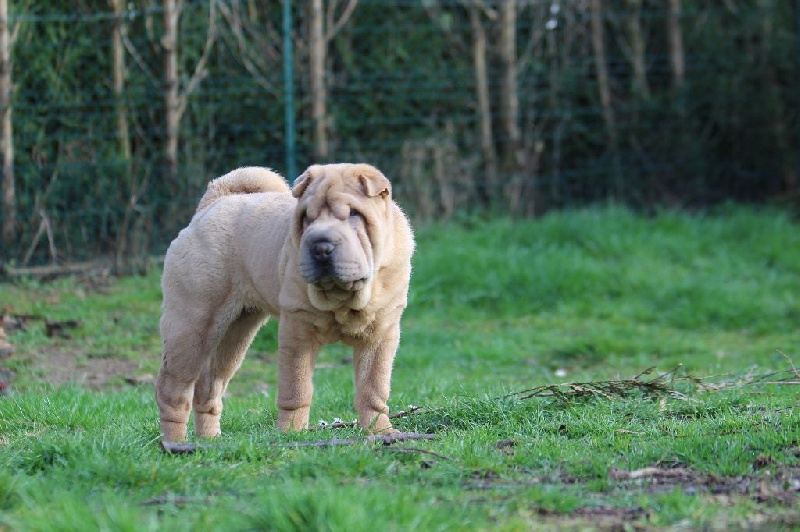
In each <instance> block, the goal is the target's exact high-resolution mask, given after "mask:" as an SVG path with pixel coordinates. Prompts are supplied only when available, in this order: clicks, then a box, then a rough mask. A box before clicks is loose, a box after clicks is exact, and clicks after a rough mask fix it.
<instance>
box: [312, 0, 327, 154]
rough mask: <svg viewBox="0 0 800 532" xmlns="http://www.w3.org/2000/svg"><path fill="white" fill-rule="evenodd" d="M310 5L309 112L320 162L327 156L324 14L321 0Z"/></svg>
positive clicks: (315, 151)
mask: <svg viewBox="0 0 800 532" xmlns="http://www.w3.org/2000/svg"><path fill="white" fill-rule="evenodd" d="M310 7H311V21H310V24H309V26H310V27H309V56H310V57H309V62H310V67H311V72H310V75H311V114H312V118H313V120H314V156H315V158H316V159H317V160H318V161H319V162H322V161H325V160H327V158H328V129H327V121H328V116H327V98H328V91H327V87H326V83H325V61H326V56H327V42H326V38H325V26H324V19H325V15H324V12H323V5H322V0H311V3H310Z"/></svg>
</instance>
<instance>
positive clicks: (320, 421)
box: [319, 419, 328, 427]
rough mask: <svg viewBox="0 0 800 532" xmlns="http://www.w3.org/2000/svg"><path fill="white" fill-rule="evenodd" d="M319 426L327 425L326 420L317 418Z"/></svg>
mask: <svg viewBox="0 0 800 532" xmlns="http://www.w3.org/2000/svg"><path fill="white" fill-rule="evenodd" d="M319 426H320V427H327V426H328V422H327V421H325V420H324V419H320V420H319Z"/></svg>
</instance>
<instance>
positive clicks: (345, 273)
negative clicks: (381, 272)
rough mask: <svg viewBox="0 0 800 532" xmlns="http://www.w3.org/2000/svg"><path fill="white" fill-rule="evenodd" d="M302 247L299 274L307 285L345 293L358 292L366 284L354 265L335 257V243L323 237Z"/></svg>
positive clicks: (365, 280) (365, 279)
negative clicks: (303, 254)
mask: <svg viewBox="0 0 800 532" xmlns="http://www.w3.org/2000/svg"><path fill="white" fill-rule="evenodd" d="M304 247H305V250H304V253H305V256H304V260H302V261H301V273H302V276H303V279H304V280H305V281H306V282H307V283H309V284H311V285H314V286H316V287H317V288H319V289H321V290H333V289H335V288H337V289H340V290H346V291H356V290H360V289H362V288H363V287H364V285H365V284H366V283H367V278H365V277H363V275H362V274H361V273H360V272H359V271H357V270H358V269H357V268H356V267H355V266H354V265H352V264H349V263H348V261H345V260H341V259H340V258H339V257H337V245H336V243H335V242H333V241H331V240H329V239H327V238H324V237H323V238H319V239H316V240H313V241H309V242H306V243H305V246H304Z"/></svg>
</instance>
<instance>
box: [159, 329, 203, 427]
mask: <svg viewBox="0 0 800 532" xmlns="http://www.w3.org/2000/svg"><path fill="white" fill-rule="evenodd" d="M161 335H162V350H163V351H162V358H161V369H160V370H159V372H158V380H157V382H156V402H157V403H158V409H159V419H160V422H161V436H162V438H163V439H164V440H165V441H182V440H184V439H186V423H187V422H188V421H189V413H190V411H191V405H192V395H193V392H194V385H195V381H197V378H198V377H199V376H200V371H201V369H202V368H203V366H204V365H205V360H204V355H205V353H206V352H207V351H206V350H207V347H206V346H204V345H203V337H202V336H201V335H200V334H199V333H198V330H197V329H196V328H195V327H192V326H191V322H189V321H186V320H182V319H177V317H172V316H171V317H169V318H168V317H164V318H162V322H161Z"/></svg>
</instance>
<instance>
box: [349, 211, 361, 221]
mask: <svg viewBox="0 0 800 532" xmlns="http://www.w3.org/2000/svg"><path fill="white" fill-rule="evenodd" d="M350 218H351V219H358V218H364V215H363V214H361V213H360V212H358V211H357V210H355V209H350Z"/></svg>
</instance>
